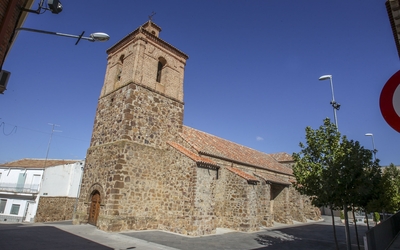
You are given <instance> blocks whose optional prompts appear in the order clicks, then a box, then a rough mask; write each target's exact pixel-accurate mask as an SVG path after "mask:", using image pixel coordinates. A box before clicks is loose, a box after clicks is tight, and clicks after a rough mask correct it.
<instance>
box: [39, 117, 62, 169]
mask: <svg viewBox="0 0 400 250" xmlns="http://www.w3.org/2000/svg"><path fill="white" fill-rule="evenodd" d="M48 124H49V125H50V126H51V133H50V140H49V143H48V144H47V152H46V159H45V160H44V166H43V167H46V162H47V157H48V156H49V150H50V144H51V140H52V139H53V133H54V132H62V131H61V130H54V127H60V125H57V124H53V123H48Z"/></svg>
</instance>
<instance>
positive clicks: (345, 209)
mask: <svg viewBox="0 0 400 250" xmlns="http://www.w3.org/2000/svg"><path fill="white" fill-rule="evenodd" d="M327 79H329V81H330V83H331V91H332V101H331V105H332V108H333V117H334V119H335V125H336V131H339V126H338V120H337V115H336V110H339V109H340V104H339V103H337V102H336V101H335V93H334V92H333V83H332V75H323V76H321V77H320V78H319V80H320V81H324V80H327ZM343 213H344V218H345V220H346V224H345V234H346V247H347V250H350V249H351V242H350V229H349V224H348V214H347V206H346V205H343Z"/></svg>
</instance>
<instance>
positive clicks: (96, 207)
mask: <svg viewBox="0 0 400 250" xmlns="http://www.w3.org/2000/svg"><path fill="white" fill-rule="evenodd" d="M99 212H100V193H99V192H95V193H94V194H93V196H92V202H91V203H90V210H89V224H92V225H94V226H96V223H97V218H98V217H99Z"/></svg>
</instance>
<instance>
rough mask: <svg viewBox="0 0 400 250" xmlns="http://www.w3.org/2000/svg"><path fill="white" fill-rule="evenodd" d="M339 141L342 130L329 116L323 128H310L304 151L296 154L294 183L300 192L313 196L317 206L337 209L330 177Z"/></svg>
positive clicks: (301, 146)
mask: <svg viewBox="0 0 400 250" xmlns="http://www.w3.org/2000/svg"><path fill="white" fill-rule="evenodd" d="M339 142H340V133H339V132H338V131H337V129H336V126H335V125H334V124H332V123H331V122H330V120H329V119H325V120H324V124H323V125H322V126H320V127H319V129H316V130H313V129H312V128H311V127H307V128H306V144H303V143H302V142H300V144H299V146H300V148H301V151H300V153H294V154H293V159H294V161H295V162H296V164H295V166H294V167H293V174H294V176H295V177H296V183H295V184H294V186H295V188H296V189H297V190H298V191H299V193H301V194H304V195H308V196H310V197H311V201H312V204H313V205H314V206H330V207H331V208H334V207H333V205H334V204H333V203H332V191H331V189H330V188H331V187H329V184H330V183H327V182H326V179H327V178H329V175H330V173H328V172H329V171H330V166H332V165H333V163H334V162H335V156H336V155H337V154H338V149H339V148H338V145H339Z"/></svg>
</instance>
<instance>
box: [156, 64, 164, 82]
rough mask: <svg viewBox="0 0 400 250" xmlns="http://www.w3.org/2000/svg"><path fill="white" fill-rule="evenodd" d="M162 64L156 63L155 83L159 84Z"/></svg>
mask: <svg viewBox="0 0 400 250" xmlns="http://www.w3.org/2000/svg"><path fill="white" fill-rule="evenodd" d="M162 67H163V65H162V63H161V62H158V67H157V82H161V71H162Z"/></svg>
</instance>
